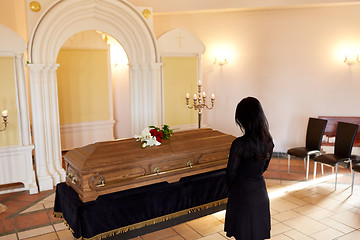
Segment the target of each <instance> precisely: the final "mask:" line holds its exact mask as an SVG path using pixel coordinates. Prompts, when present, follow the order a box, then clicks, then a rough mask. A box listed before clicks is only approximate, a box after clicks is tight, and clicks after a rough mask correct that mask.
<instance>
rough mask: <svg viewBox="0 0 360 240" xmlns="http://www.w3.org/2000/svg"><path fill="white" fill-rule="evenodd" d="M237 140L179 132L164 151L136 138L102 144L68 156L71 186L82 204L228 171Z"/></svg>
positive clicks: (200, 132) (163, 146)
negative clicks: (120, 193) (131, 189)
mask: <svg viewBox="0 0 360 240" xmlns="http://www.w3.org/2000/svg"><path fill="white" fill-rule="evenodd" d="M234 139H235V137H233V136H231V135H228V134H224V133H221V132H219V131H216V130H212V129H196V130H190V131H183V132H175V133H173V136H172V137H171V139H168V140H163V142H162V144H161V145H160V146H153V147H146V148H142V147H141V144H142V143H141V142H137V141H136V140H135V139H134V138H131V139H124V140H116V141H108V142H98V143H94V144H90V145H87V146H85V147H82V148H76V149H73V150H71V151H69V152H68V153H67V154H66V155H65V157H64V158H65V164H66V172H67V177H66V182H67V184H69V185H70V186H72V188H73V189H74V190H75V191H76V192H77V193H78V194H79V197H80V199H81V200H82V201H83V202H88V201H92V200H95V199H96V198H97V197H98V196H100V195H103V194H108V193H112V192H117V191H122V190H126V189H130V188H134V187H140V186H145V185H149V184H153V183H158V182H162V181H167V182H169V183H171V182H176V181H179V179H180V178H182V177H186V176H190V175H195V174H199V173H203V172H208V171H212V170H217V169H222V168H225V167H226V164H227V159H228V154H229V150H230V146H231V143H232V141H233V140H234Z"/></svg>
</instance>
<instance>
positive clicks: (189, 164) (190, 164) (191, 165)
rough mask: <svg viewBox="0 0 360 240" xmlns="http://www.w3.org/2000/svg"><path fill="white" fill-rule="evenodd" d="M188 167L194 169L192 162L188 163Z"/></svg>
mask: <svg viewBox="0 0 360 240" xmlns="http://www.w3.org/2000/svg"><path fill="white" fill-rule="evenodd" d="M186 166H188V167H189V168H192V167H193V164H192V161H191V160H189V161H188V162H187V163H186Z"/></svg>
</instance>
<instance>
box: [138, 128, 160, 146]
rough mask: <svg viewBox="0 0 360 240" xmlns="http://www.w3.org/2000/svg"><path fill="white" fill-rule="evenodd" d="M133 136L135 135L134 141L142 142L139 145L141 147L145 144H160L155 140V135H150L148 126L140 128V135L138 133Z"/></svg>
mask: <svg viewBox="0 0 360 240" xmlns="http://www.w3.org/2000/svg"><path fill="white" fill-rule="evenodd" d="M134 137H135V139H136V141H142V142H144V143H143V144H142V145H141V146H142V147H143V148H145V147H146V146H154V145H155V146H159V145H161V143H160V142H158V141H157V140H156V137H155V136H151V133H150V129H149V128H145V129H144V130H142V132H141V136H140V135H135V136H134Z"/></svg>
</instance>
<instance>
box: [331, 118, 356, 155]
mask: <svg viewBox="0 0 360 240" xmlns="http://www.w3.org/2000/svg"><path fill="white" fill-rule="evenodd" d="M358 128H359V125H357V124H353V123H346V122H338V125H337V128H336V137H335V150H334V153H335V154H336V155H340V156H344V157H346V158H350V156H351V150H352V147H353V145H354V141H355V135H356V133H357V130H358Z"/></svg>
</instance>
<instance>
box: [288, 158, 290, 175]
mask: <svg viewBox="0 0 360 240" xmlns="http://www.w3.org/2000/svg"><path fill="white" fill-rule="evenodd" d="M288 173H290V154H288Z"/></svg>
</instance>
